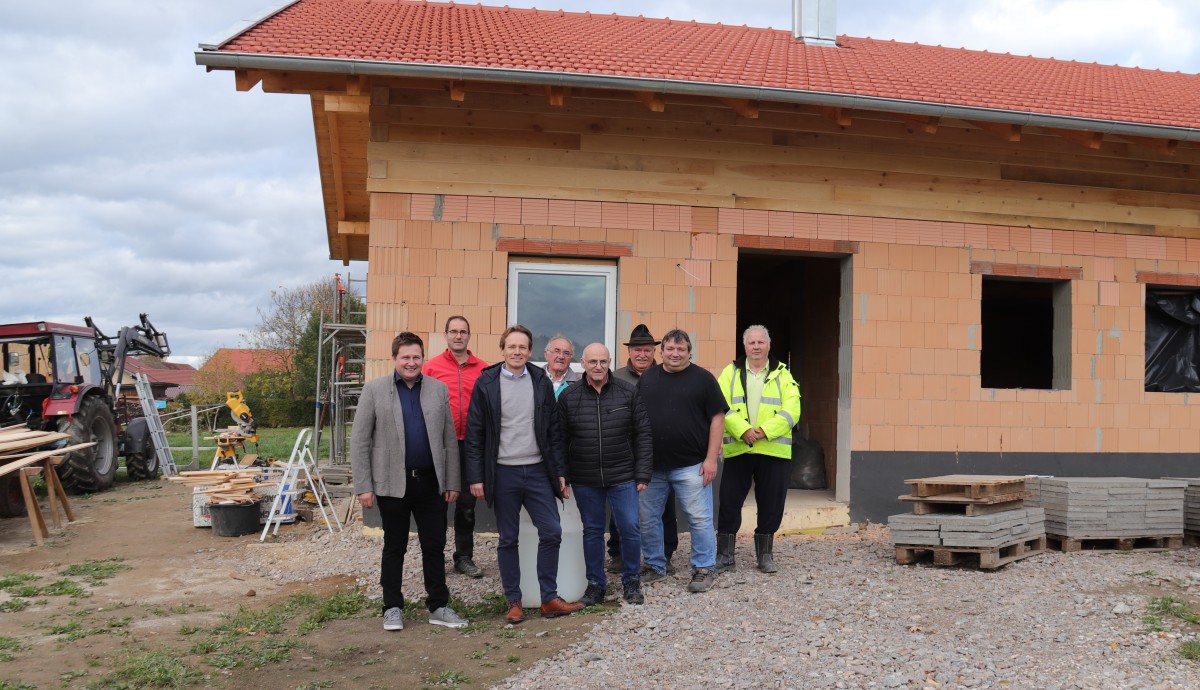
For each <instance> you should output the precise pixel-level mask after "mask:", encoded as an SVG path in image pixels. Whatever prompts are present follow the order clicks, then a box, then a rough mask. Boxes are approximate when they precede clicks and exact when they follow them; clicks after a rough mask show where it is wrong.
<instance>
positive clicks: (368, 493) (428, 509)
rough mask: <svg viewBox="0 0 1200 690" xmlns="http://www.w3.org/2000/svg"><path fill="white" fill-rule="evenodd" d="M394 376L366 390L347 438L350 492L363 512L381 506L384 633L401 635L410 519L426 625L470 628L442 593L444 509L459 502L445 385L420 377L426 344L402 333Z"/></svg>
mask: <svg viewBox="0 0 1200 690" xmlns="http://www.w3.org/2000/svg"><path fill="white" fill-rule="evenodd" d="M392 361H393V363H394V364H395V367H396V370H395V372H394V373H393V374H392V375H391V376H384V377H381V378H377V379H375V380H373V381H371V382H369V383H367V384H366V385H365V386H363V391H362V395H361V397H360V398H359V402H358V411H357V413H356V414H355V416H354V429H353V431H351V433H350V465H351V467H352V468H353V471H354V493H355V494H356V495H357V496H358V502H359V503H360V504H361V505H362V507H363V508H370V507H371V506H373V505H375V504H376V503H378V505H379V516H380V518H381V519H382V520H383V557H382V563H381V565H380V573H379V584H380V585H382V586H383V629H384V630H403V629H404V620H403V616H402V615H401V612H402V611H403V610H404V594H403V592H402V590H401V580H402V578H403V575H404V554H405V553H407V552H408V535H409V524H410V519H411V520H415V521H416V523H417V539H418V540H419V541H420V542H421V562H422V566H423V568H422V569H423V571H424V575H425V605H426V606H427V607H428V608H429V622H430V623H431V624H433V625H442V626H445V627H448V628H461V627H463V626H464V625H466V624H467V621H465V620H463V619H462V618H460V617H459V616H458V614H457V613H455V612H454V610H453V609H451V608H450V606H449V603H450V590H449V589H448V588H447V587H446V560H445V550H446V512H447V511H446V504H447V503H454V502H455V501H456V500H457V499H458V489H459V487H460V486H462V481H461V477H460V476H459V471H460V468H459V463H458V439H457V437H456V436H455V434H454V419H453V418H452V417H451V414H450V396H449V392H448V390H447V389H446V384H444V383H442V382H441V381H438V380H437V379H435V378H433V377H428V376H422V375H421V366H422V364H424V361H425V344H424V343H423V342H422V341H421V338H420V337H418V336H417V335H415V334H413V333H409V332H408V331H405V332H404V333H401V334H400V335H397V336H396V338H395V339H394V340H392Z"/></svg>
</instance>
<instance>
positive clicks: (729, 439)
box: [721, 434, 792, 446]
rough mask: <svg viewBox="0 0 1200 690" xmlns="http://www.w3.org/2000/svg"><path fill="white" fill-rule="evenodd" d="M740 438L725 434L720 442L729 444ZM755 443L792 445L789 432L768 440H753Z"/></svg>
mask: <svg viewBox="0 0 1200 690" xmlns="http://www.w3.org/2000/svg"><path fill="white" fill-rule="evenodd" d="M740 440H741V439H737V438H734V437H732V436H726V437H724V438H723V439H722V440H721V442H722V443H725V444H729V443H737V442H738V441H740ZM755 443H756V444H757V443H778V444H779V445H781V446H790V445H792V436H791V434H786V435H784V436H780V437H779V438H773V439H771V440H769V441H755Z"/></svg>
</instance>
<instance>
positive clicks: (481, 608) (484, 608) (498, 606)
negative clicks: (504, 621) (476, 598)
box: [450, 592, 508, 620]
mask: <svg viewBox="0 0 1200 690" xmlns="http://www.w3.org/2000/svg"><path fill="white" fill-rule="evenodd" d="M450 608H452V609H454V610H455V611H457V612H458V613H459V615H461V616H462V617H463V618H468V619H470V620H475V619H477V618H488V617H495V616H499V615H502V614H503V613H504V612H505V611H507V610H508V602H507V601H506V600H505V599H504V595H503V594H498V593H496V592H489V593H487V594H485V595H483V601H480V602H479V603H476V604H464V603H463V602H461V601H458V600H457V599H452V600H451V602H450Z"/></svg>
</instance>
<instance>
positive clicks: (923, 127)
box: [896, 113, 941, 134]
mask: <svg viewBox="0 0 1200 690" xmlns="http://www.w3.org/2000/svg"><path fill="white" fill-rule="evenodd" d="M896 119H898V120H900V121H901V122H903V123H904V124H906V125H908V126H910V127H912V128H913V129H916V130H920V131H922V132H924V133H926V134H937V131H938V124H940V123H941V118H940V117H929V116H921V115H905V114H903V113H896Z"/></svg>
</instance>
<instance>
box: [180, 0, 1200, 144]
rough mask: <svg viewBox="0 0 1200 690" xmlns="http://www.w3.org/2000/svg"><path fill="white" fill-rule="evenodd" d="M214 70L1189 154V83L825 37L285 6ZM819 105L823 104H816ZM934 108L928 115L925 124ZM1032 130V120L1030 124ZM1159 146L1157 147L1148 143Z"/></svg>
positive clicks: (464, 8) (429, 8) (1152, 74)
mask: <svg viewBox="0 0 1200 690" xmlns="http://www.w3.org/2000/svg"><path fill="white" fill-rule="evenodd" d="M197 62H198V63H199V64H203V65H208V66H210V67H218V68H244V69H289V68H290V69H296V70H310V71H318V72H346V73H351V74H379V75H389V74H395V75H407V76H428V77H440V78H452V79H463V80H466V79H481V80H494V81H517V82H521V81H528V82H534V83H541V84H551V85H552V84H560V85H577V86H608V87H609V88H627V89H632V90H648V91H654V90H658V91H663V92H676V93H695V94H702V95H703V94H707V95H714V96H721V95H724V96H728V97H742V98H760V99H762V100H775V101H794V102H809V103H818V104H825V105H840V106H844V107H852V108H853V107H858V108H867V109H874V110H884V111H895V112H908V113H917V114H928V115H938V114H944V115H946V116H955V117H967V116H970V115H971V113H972V111H976V110H977V111H979V112H978V113H975V115H974V116H975V117H979V118H981V119H990V120H994V121H1001V122H1013V123H1015V124H1045V125H1047V126H1060V127H1067V128H1075V129H1095V130H1098V131H1106V130H1105V128H1104V127H1097V123H1098V122H1100V123H1123V124H1125V125H1127V126H1135V127H1141V128H1142V129H1140V130H1136V131H1134V130H1130V129H1128V128H1126V129H1124V130H1122V131H1124V132H1126V133H1131V132H1132V133H1142V134H1146V135H1148V136H1161V137H1165V138H1179V139H1200V76H1198V75H1195V74H1185V73H1180V72H1162V71H1156V70H1148V69H1138V68H1129V67H1117V66H1112V65H1099V64H1093V63H1080V62H1074V61H1066V60H1056V59H1047V58H1035V57H1028V56H1019V55H1010V54H999V53H990V52H985V51H976V50H966V49H962V48H945V47H941V46H927V45H920V44H915V43H898V42H895V41H883V40H876V39H871V38H854V37H850V36H841V37H839V38H838V47H836V48H827V47H820V46H810V45H805V44H804V43H803V42H801V41H799V40H797V39H795V38H793V37H792V34H791V32H790V31H779V30H774V29H763V28H754V27H746V26H727V25H722V24H702V23H698V22H694V21H678V20H671V19H650V18H644V17H626V16H618V15H615V14H613V15H604V14H590V13H571V12H563V11H545V10H527V9H517V8H508V7H484V6H479V5H455V4H444V3H434V2H410V1H407V0H389V1H386V2H385V1H383V0H298V1H297V2H294V3H288V4H285V5H284V6H283V7H282V8H281V9H279V10H278V11H276V12H274V13H273V14H272V13H270V12H268V14H267V16H266V17H265V18H263V19H260V20H257V21H253V22H250V23H249V25H248V26H247V27H245V28H241V29H239V30H237V31H235V32H233V35H232V37H230V38H227V39H224V40H218V41H215V42H212V43H208V44H201V50H200V51H199V52H197ZM831 99H832V100H831ZM937 107H940V108H942V109H944V111H938V110H937ZM1039 118H1044V119H1039ZM1160 130H1161V131H1160Z"/></svg>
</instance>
